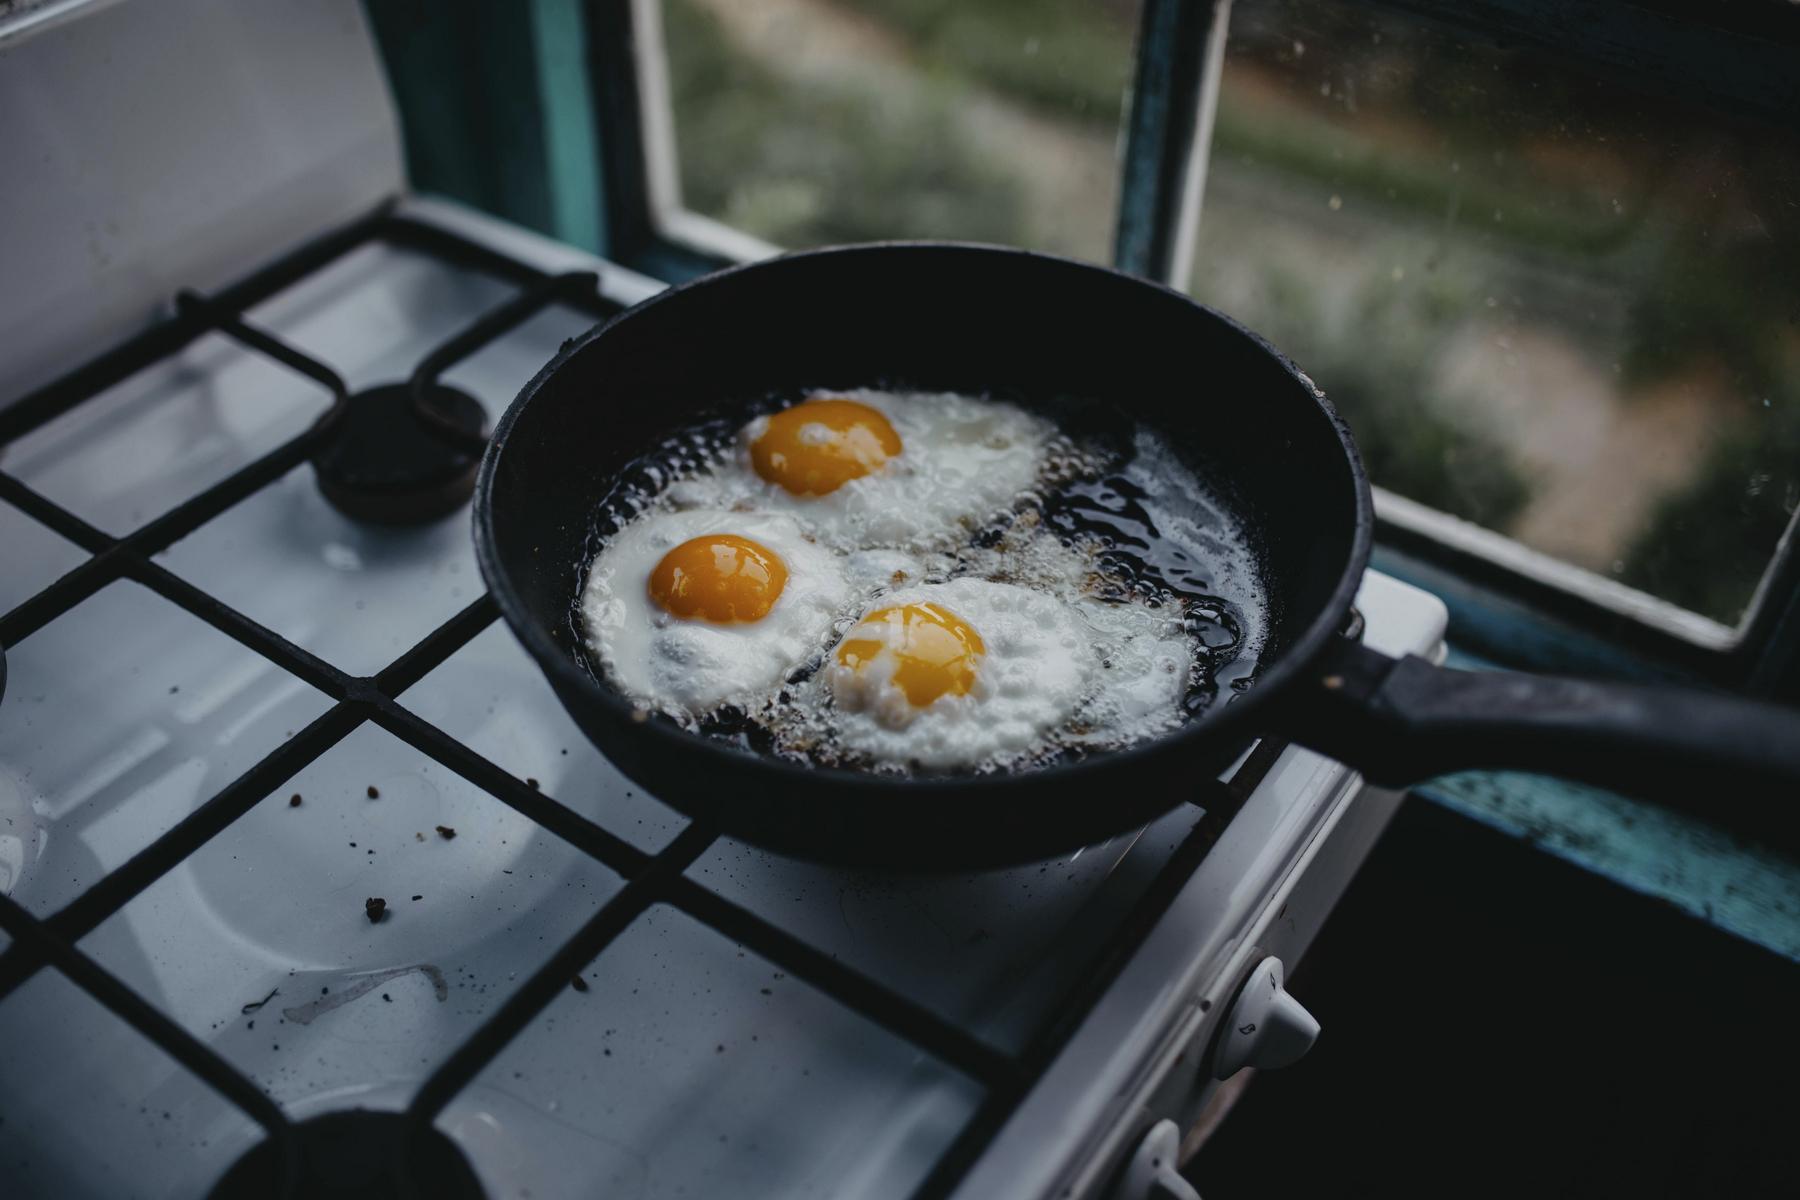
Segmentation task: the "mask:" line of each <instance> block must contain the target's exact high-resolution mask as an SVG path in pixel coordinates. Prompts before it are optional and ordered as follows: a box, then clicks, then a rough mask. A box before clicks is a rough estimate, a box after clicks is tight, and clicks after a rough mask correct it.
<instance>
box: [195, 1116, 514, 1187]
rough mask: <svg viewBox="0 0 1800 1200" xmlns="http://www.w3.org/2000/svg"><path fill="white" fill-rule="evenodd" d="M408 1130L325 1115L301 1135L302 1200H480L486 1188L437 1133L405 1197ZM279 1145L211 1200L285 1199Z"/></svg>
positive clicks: (265, 1147) (241, 1169) (245, 1161)
mask: <svg viewBox="0 0 1800 1200" xmlns="http://www.w3.org/2000/svg"><path fill="white" fill-rule="evenodd" d="M405 1129H406V1116H405V1114H403V1113H389V1112H371V1111H370V1110H368V1109H365V1108H354V1109H351V1110H349V1111H348V1112H335V1113H326V1114H325V1115H324V1116H322V1117H314V1118H313V1119H312V1120H310V1121H303V1122H301V1123H300V1124H299V1125H296V1126H295V1127H294V1136H295V1137H296V1138H297V1139H298V1140H299V1145H300V1180H299V1187H298V1188H297V1189H296V1191H295V1195H296V1196H298V1197H300V1198H301V1200H313V1197H331V1198H332V1200H394V1198H396V1197H411V1196H417V1197H420V1198H421V1200H425V1198H429V1200H438V1198H439V1197H443V1198H444V1200H464V1198H467V1200H480V1198H481V1195H482V1191H481V1184H480V1183H479V1182H478V1181H477V1180H476V1178H475V1171H474V1169H473V1168H471V1167H470V1166H469V1160H468V1159H466V1158H464V1157H463V1155H462V1151H460V1150H458V1149H457V1148H456V1145H455V1144H454V1143H453V1142H451V1140H450V1139H449V1138H447V1137H445V1136H444V1135H443V1134H442V1133H440V1132H438V1131H437V1130H436V1129H431V1130H429V1131H428V1132H427V1133H426V1134H425V1137H424V1139H423V1140H422V1141H420V1142H419V1143H418V1144H417V1145H416V1146H414V1147H413V1152H412V1161H411V1167H412V1176H413V1178H412V1188H411V1189H410V1190H403V1189H402V1188H401V1186H400V1180H399V1178H398V1177H397V1176H396V1174H395V1170H394V1163H395V1159H396V1151H397V1150H398V1149H399V1143H400V1138H401V1136H402V1134H403V1132H404V1131H405ZM278 1169H279V1167H278V1164H277V1156H276V1153H275V1145H274V1143H273V1142H269V1141H264V1142H260V1143H258V1144H257V1145H256V1146H254V1147H253V1148H252V1149H251V1150H250V1151H249V1152H248V1153H247V1154H245V1155H244V1156H243V1157H242V1158H240V1159H238V1160H237V1162H235V1163H233V1164H232V1165H231V1169H230V1170H228V1171H226V1172H225V1177H224V1178H223V1179H221V1180H219V1184H218V1186H217V1187H215V1188H213V1191H212V1200H239V1198H240V1197H242V1198H243V1200H270V1198H271V1197H275V1196H279V1195H281V1180H279V1179H278V1178H276V1172H277V1171H278Z"/></svg>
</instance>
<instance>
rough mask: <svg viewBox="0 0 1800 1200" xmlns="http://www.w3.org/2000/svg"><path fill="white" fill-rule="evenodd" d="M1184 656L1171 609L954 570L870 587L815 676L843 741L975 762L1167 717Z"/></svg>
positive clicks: (863, 751) (948, 762) (1146, 729)
mask: <svg viewBox="0 0 1800 1200" xmlns="http://www.w3.org/2000/svg"><path fill="white" fill-rule="evenodd" d="M1191 669H1192V654H1191V651H1190V649H1189V645H1188V642H1187V639H1186V637H1185V635H1184V633H1183V630H1182V627H1181V619H1180V616H1179V614H1178V613H1177V612H1174V611H1164V610H1162V609H1158V608H1153V607H1151V606H1149V605H1148V604H1146V603H1143V602H1140V601H1137V600H1126V601H1116V602H1115V601H1104V600H1101V599H1099V598H1097V597H1093V596H1071V595H1069V594H1066V593H1065V594H1061V595H1059V594H1056V593H1052V592H1048V591H1044V590H1040V589H1037V588H1027V587H1019V586H1016V585H1014V584H1008V583H998V582H994V581H991V580H986V579H978V578H970V577H964V578H957V579H950V580H948V581H945V582H942V583H929V584H923V585H919V586H916V587H907V588H899V589H896V590H894V591H891V592H889V593H887V594H885V595H882V596H880V597H879V598H878V599H876V600H875V601H873V602H872V603H871V605H870V607H869V608H868V610H867V611H866V612H865V613H864V614H863V616H862V617H861V619H860V620H859V621H858V622H857V623H856V624H855V625H854V626H853V627H852V628H851V629H849V631H848V632H846V633H845V634H844V636H843V638H842V640H840V641H839V642H838V644H837V645H836V646H835V647H834V648H833V649H832V650H831V652H830V653H829V654H828V655H827V656H826V659H825V664H824V666H823V668H822V669H821V670H820V672H819V674H818V676H817V677H816V682H815V687H816V688H818V689H819V690H822V691H823V692H825V693H826V694H828V696H829V704H830V710H831V711H830V713H829V715H828V716H827V718H826V720H827V721H828V723H829V726H830V729H831V733H830V737H831V738H832V739H833V740H834V741H835V743H836V745H837V747H839V748H841V749H842V750H846V751H849V752H851V753H853V754H858V755H864V756H867V757H868V758H871V759H874V760H876V761H878V762H882V763H888V764H895V765H901V766H917V767H924V768H948V767H978V768H979V767H993V766H1001V765H1006V764H1008V763H1012V762H1016V761H1018V760H1020V759H1023V758H1026V757H1031V756H1034V755H1038V754H1043V753H1046V752H1049V751H1053V750H1055V749H1058V748H1060V747H1063V746H1068V745H1073V744H1088V745H1099V744H1123V743H1124V742H1127V741H1131V740H1134V739H1135V738H1137V737H1139V736H1144V735H1146V734H1149V733H1153V732H1157V731H1159V730H1161V729H1164V728H1168V727H1169V726H1172V725H1173V724H1175V723H1176V722H1178V721H1179V719H1180V702H1181V698H1182V695H1183V693H1184V692H1185V691H1186V688H1187V685H1188V678H1189V674H1190V672H1191ZM802 703H812V704H818V703H820V701H818V700H817V699H813V700H810V701H808V700H804V699H803V700H802Z"/></svg>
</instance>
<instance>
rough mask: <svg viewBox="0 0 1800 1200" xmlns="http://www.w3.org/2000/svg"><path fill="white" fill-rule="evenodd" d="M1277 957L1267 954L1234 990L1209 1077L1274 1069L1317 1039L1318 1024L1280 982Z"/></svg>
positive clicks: (1279, 967) (1291, 1060)
mask: <svg viewBox="0 0 1800 1200" xmlns="http://www.w3.org/2000/svg"><path fill="white" fill-rule="evenodd" d="M1281 979H1282V970H1281V960H1280V959H1279V958H1265V959H1263V960H1262V961H1261V962H1259V963H1257V964H1256V969H1255V970H1253V971H1251V972H1250V978H1249V979H1247V980H1245V981H1244V986H1243V987H1242V988H1240V989H1238V994H1237V1001H1236V1002H1235V1003H1233V1004H1232V1006H1231V1012H1230V1013H1229V1014H1228V1015H1227V1017H1226V1024H1225V1028H1224V1031H1223V1032H1222V1033H1221V1035H1220V1037H1219V1048H1218V1049H1217V1050H1216V1051H1215V1052H1214V1054H1213V1078H1214V1079H1230V1078H1231V1077H1232V1076H1233V1075H1236V1074H1237V1073H1238V1072H1239V1071H1241V1070H1243V1069H1244V1068H1245V1067H1257V1068H1260V1069H1262V1070H1273V1069H1274V1068H1276V1067H1285V1066H1287V1065H1289V1064H1290V1063H1295V1062H1298V1061H1300V1058H1301V1056H1302V1055H1304V1054H1305V1053H1306V1052H1307V1051H1308V1050H1311V1049H1312V1044H1313V1043H1314V1042H1316V1041H1318V1039H1319V1022H1318V1020H1317V1019H1316V1018H1314V1016H1313V1015H1312V1014H1311V1013H1309V1012H1307V1011H1306V1009H1304V1008H1303V1007H1301V1005H1300V1002H1299V1001H1298V1000H1296V999H1294V998H1293V997H1292V996H1290V995H1288V994H1287V989H1286V988H1283V987H1282V986H1281Z"/></svg>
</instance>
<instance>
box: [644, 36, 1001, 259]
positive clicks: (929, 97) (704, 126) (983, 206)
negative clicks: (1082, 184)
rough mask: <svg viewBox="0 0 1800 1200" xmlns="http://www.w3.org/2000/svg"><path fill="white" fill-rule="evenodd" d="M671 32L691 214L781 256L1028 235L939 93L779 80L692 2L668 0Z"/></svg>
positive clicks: (997, 176)
mask: <svg viewBox="0 0 1800 1200" xmlns="http://www.w3.org/2000/svg"><path fill="white" fill-rule="evenodd" d="M663 21H664V25H665V28H666V30H667V37H668V44H669V75H670V79H669V86H670V92H671V95H672V98H673V103H674V106H675V111H676V112H677V113H679V114H681V121H680V125H679V128H678V130H677V138H678V139H679V143H680V150H681V154H680V157H681V162H682V166H683V172H682V187H683V190H684V191H685V193H686V195H687V199H688V203H689V204H690V205H691V206H692V207H693V208H695V209H697V210H699V211H701V212H704V213H707V214H708V215H712V216H716V217H718V218H719V219H720V220H722V221H724V222H725V223H726V224H728V225H733V226H735V227H737V228H740V229H743V230H746V231H748V232H750V233H754V234H756V235H757V236H759V237H763V238H767V239H768V240H770V241H772V242H775V243H777V244H781V245H819V244H827V243H832V242H853V241H868V240H873V239H879V238H892V237H906V236H909V235H916V234H920V233H931V234H934V235H937V236H955V237H961V238H968V239H972V240H980V241H1006V240H1008V239H1010V238H1012V237H1014V236H1016V231H1017V230H1018V228H1019V225H1020V219H1021V218H1020V215H1019V212H1020V198H1019V195H1018V191H1017V185H1016V184H1015V183H1014V182H1013V180H1012V179H1011V178H1010V177H1008V176H1007V175H1005V174H1004V173H1002V172H1001V171H999V170H997V169H996V168H994V167H993V166H991V165H990V164H988V163H986V162H984V161H982V160H981V159H980V158H979V157H978V156H977V155H976V154H975V153H974V152H973V151H972V150H970V149H969V147H968V145H967V143H966V142H965V141H964V139H963V138H962V136H961V134H960V133H959V131H958V129H957V125H956V112H955V108H954V106H953V105H952V104H950V103H949V102H948V101H947V100H945V99H944V98H943V97H942V96H940V95H939V94H937V93H936V92H933V91H931V90H929V89H920V90H919V91H918V92H916V93H913V94H911V95H909V96H905V97H895V96H892V95H886V94H882V95H878V94H876V93H874V92H872V91H864V90H861V89H857V88H855V87H853V86H850V85H845V86H841V87H827V86H820V85H816V84H802V83H798V82H795V81H792V80H788V79H783V78H780V77H778V76H776V75H775V74H773V73H772V72H770V71H769V70H767V69H766V68H764V67H763V66H762V65H761V64H760V63H757V62H755V61H753V60H752V59H750V58H749V57H748V56H746V55H744V54H742V53H739V52H737V51H736V50H735V49H734V48H733V47H732V46H731V44H730V42H729V41H728V40H727V39H726V34H725V31H724V30H723V29H721V28H720V27H719V23H718V21H717V20H716V19H715V18H714V17H713V16H712V14H710V13H708V12H705V11H704V10H702V9H701V8H699V7H698V6H696V5H694V4H692V3H690V2H689V0H667V2H666V3H665V5H664V9H663ZM924 147H929V148H930V152H929V153H921V149H922V148H924ZM697 166H699V167H701V168H703V169H695V168H696V167H697Z"/></svg>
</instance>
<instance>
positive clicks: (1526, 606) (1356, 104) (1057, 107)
mask: <svg viewBox="0 0 1800 1200" xmlns="http://www.w3.org/2000/svg"><path fill="white" fill-rule="evenodd" d="M611 8H612V6H607V5H598V6H592V7H591V8H590V9H589V12H590V14H591V16H590V20H592V21H595V22H596V23H597V24H598V25H599V26H600V28H599V29H598V30H597V32H596V33H595V35H594V38H593V42H592V45H593V46H594V47H595V50H596V57H597V59H598V60H599V61H598V62H597V64H596V68H597V69H596V75H595V78H596V87H597V88H599V89H600V90H601V92H602V103H603V105H604V106H605V109H606V116H607V118H608V124H607V137H606V139H605V140H606V141H607V142H608V143H609V145H608V150H607V152H608V156H609V157H608V163H609V172H608V178H607V195H608V204H609V213H610V215H611V227H612V233H613V241H614V246H613V249H614V253H615V254H623V255H624V257H626V258H627V259H628V260H630V261H636V262H640V263H642V264H643V265H646V266H648V267H649V268H650V269H653V270H661V271H664V272H670V271H675V272H679V271H682V270H689V271H691V270H699V269H704V268H705V267H707V266H710V265H714V264H717V263H719V262H721V261H727V260H730V259H737V258H746V257H754V256H757V255H760V254H765V253H768V252H771V251H772V250H773V249H774V248H776V247H798V246H806V245H813V244H823V243H829V242H838V241H852V240H862V239H873V238H892V237H913V236H916V237H948V238H971V239H980V240H989V241H1003V242H1011V243H1015V244H1022V245H1027V246H1032V247H1034V248H1040V249H1048V250H1052V251H1056V252H1061V253H1067V254H1073V255H1077V256H1081V257H1087V258H1092V259H1101V260H1104V259H1107V258H1113V257H1115V255H1116V256H1117V258H1118V260H1119V261H1122V262H1125V263H1127V264H1129V265H1130V266H1132V267H1133V268H1135V269H1141V270H1146V271H1148V272H1149V273H1151V274H1156V275H1161V276H1163V277H1166V278H1168V279H1170V280H1171V281H1173V282H1178V283H1182V284H1185V285H1186V286H1187V287H1188V288H1189V290H1190V291H1191V292H1192V293H1193V294H1194V295H1196V296H1197V297H1199V298H1201V299H1203V300H1205V301H1207V302H1209V303H1212V304H1214V305H1216V306H1218V307H1220V308H1222V309H1224V310H1226V311H1228V312H1230V313H1232V314H1233V315H1234V316H1237V317H1238V318H1240V319H1241V320H1243V321H1244V322H1245V323H1246V324H1248V325H1250V326H1251V327H1252V328H1255V329H1258V330H1259V331H1261V332H1263V333H1265V334H1266V335H1268V336H1269V337H1270V339H1271V340H1272V341H1274V342H1275V343H1276V344H1277V345H1278V346H1280V347H1281V348H1282V349H1284V350H1286V351H1287V352H1289V353H1290V354H1292V355H1293V356H1294V357H1295V358H1296V359H1297V360H1298V361H1299V362H1300V363H1301V364H1302V365H1303V366H1304V367H1306V368H1307V369H1308V371H1309V372H1311V373H1312V374H1313V376H1314V377H1315V378H1316V379H1317V380H1318V381H1319V382H1320V384H1321V385H1322V386H1323V387H1324V389H1325V390H1326V392H1327V393H1328V394H1329V395H1331V396H1332V397H1333V399H1334V400H1335V401H1336V402H1337V403H1338V405H1339V406H1340V408H1341V409H1343V411H1344V412H1345V413H1346V415H1347V416H1348V418H1349V419H1350V421H1351V424H1352V426H1353V428H1354V429H1355V430H1356V432H1357V434H1358V439H1359V442H1360V444H1361V446H1362V448H1363V452H1364V456H1365V458H1366V460H1367V461H1368V464H1369V466H1370V468H1371V474H1372V476H1373V478H1374V480H1375V482H1376V484H1377V487H1378V497H1377V511H1378V514H1379V515H1380V516H1381V517H1382V519H1383V529H1384V538H1383V542H1384V544H1385V545H1386V546H1387V547H1388V550H1387V553H1388V554H1389V556H1390V559H1389V561H1390V563H1391V562H1400V561H1404V562H1408V563H1411V562H1416V563H1419V564H1422V565H1421V566H1420V570H1421V571H1423V572H1426V573H1427V575H1426V576H1424V577H1422V581H1424V582H1427V583H1428V584H1431V585H1433V586H1438V585H1439V584H1441V583H1442V581H1443V580H1445V579H1448V580H1450V582H1451V583H1452V584H1453V585H1454V586H1452V587H1450V588H1448V590H1449V591H1451V592H1453V593H1454V595H1451V596H1449V598H1450V599H1451V604H1452V611H1453V621H1454V622H1456V623H1457V625H1458V626H1460V627H1461V636H1464V637H1465V640H1467V641H1470V642H1471V644H1472V648H1474V649H1477V650H1479V651H1486V652H1488V653H1489V654H1490V655H1491V656H1494V657H1501V658H1512V659H1513V660H1515V661H1524V662H1530V661H1532V657H1531V652H1529V651H1526V652H1521V653H1517V654H1515V653H1512V651H1513V650H1514V649H1515V647H1514V646H1513V644H1512V643H1513V642H1515V641H1516V640H1517V639H1515V638H1514V637H1513V636H1512V630H1513V629H1514V628H1515V627H1516V624H1517V622H1518V621H1519V620H1520V619H1525V620H1527V621H1541V622H1542V626H1541V632H1542V634H1543V636H1542V637H1541V638H1540V639H1539V640H1540V642H1541V644H1542V645H1543V646H1544V647H1546V648H1547V649H1546V650H1545V657H1546V658H1547V659H1550V660H1554V661H1557V662H1559V663H1562V664H1566V663H1570V662H1578V663H1581V664H1584V665H1585V666H1586V667H1587V669H1598V670H1614V669H1624V670H1627V671H1628V672H1630V671H1634V670H1636V668H1634V667H1632V666H1631V664H1633V663H1640V664H1645V666H1644V670H1645V671H1646V672H1647V673H1651V674H1657V673H1669V672H1673V673H1675V674H1678V675H1688V676H1700V677H1707V678H1713V679H1716V680H1719V681H1722V682H1727V683H1732V684H1737V685H1742V684H1744V683H1746V682H1749V683H1750V684H1751V685H1752V686H1755V687H1761V688H1764V689H1770V688H1773V689H1774V690H1777V691H1782V690H1785V691H1788V692H1792V693H1796V694H1800V672H1797V671H1796V670H1795V668H1794V664H1795V663H1796V662H1797V661H1800V653H1797V652H1796V651H1797V645H1800V632H1797V631H1800V548H1796V549H1790V550H1782V549H1780V547H1781V546H1783V545H1786V544H1787V543H1788V542H1795V541H1800V539H1795V538H1793V537H1791V536H1790V537H1788V538H1787V541H1786V542H1784V541H1783V539H1784V533H1788V532H1789V531H1791V529H1792V523H1793V520H1794V513H1795V510H1796V507H1797V506H1800V149H1797V147H1800V142H1796V140H1795V139H1794V138H1793V136H1792V134H1791V132H1790V131H1791V129H1792V128H1793V127H1794V120H1795V119H1796V118H1797V117H1800V71H1797V70H1795V69H1794V68H1795V64H1796V61H1797V60H1800V8H1796V7H1795V6H1791V5H1781V4H1770V5H1763V6H1756V7H1754V8H1752V7H1745V8H1742V9H1739V8H1736V7H1733V8H1731V9H1730V10H1729V11H1726V10H1723V9H1715V8H1714V7H1712V6H1707V5H1700V4H1691V3H1688V2H1687V0H1649V2H1647V3H1643V4H1639V3H1629V4H1628V3H1622V2H1614V0H1585V2H1584V3H1581V4H1579V5H1575V6H1573V8H1570V7H1568V6H1562V5H1558V4H1555V3H1550V2H1549V0H1481V2H1480V3H1475V4H1471V5H1467V6H1457V7H1455V8H1437V7H1433V6H1429V5H1422V4H1417V3H1413V2H1411V0H1359V2H1356V3H1350V2H1346V0H1211V2H1208V0H994V2H991V3H983V4H963V3H956V2H954V0H768V2H767V3H758V4H754V5H752V4H738V3H733V2H731V0H635V2H634V3H633V4H632V5H630V6H628V7H627V6H618V12H619V14H621V15H619V16H616V17H608V16H606V15H605V14H606V13H607V12H608V11H609V9H611ZM1575 10H1579V11H1575ZM609 21H612V22H616V23H617V24H616V26H613V27H609V26H608V22H609ZM1140 43H1141V44H1140ZM620 46H623V47H625V48H626V49H625V50H623V51H621V50H619V49H618V47H620ZM609 56H610V57H609ZM621 79H622V80H624V81H626V82H625V83H624V84H623V85H621V84H620V83H619V82H617V81H619V80H621ZM621 88H623V91H621V90H620V89H621ZM1133 88H1136V89H1137V94H1136V95H1135V97H1133V95H1132V90H1133ZM608 89H611V90H612V93H613V94H612V96H611V98H610V99H609V98H608V95H607V93H608ZM626 118H629V119H626ZM1122 122H1123V123H1124V124H1125V125H1126V126H1128V128H1126V129H1125V130H1124V131H1123V134H1122V133H1121V124H1122ZM621 130H622V133H623V136H618V135H619V134H620V133H621ZM1121 179H1124V180H1127V181H1129V182H1128V183H1127V184H1126V186H1125V190H1124V192H1123V194H1121V186H1120V182H1119V181H1120V180H1121ZM683 256H685V257H683ZM1395 555H1399V556H1400V557H1399V558H1394V557H1393V556H1395ZM1772 561H1774V563H1775V567H1774V568H1773V570H1771V562H1772ZM1432 572H1435V574H1430V573H1432ZM1438 590H1440V591H1443V590H1446V589H1445V588H1444V587H1442V586H1438ZM1520 614H1524V616H1523V618H1521V616H1520ZM1472 631H1473V632H1472ZM1496 631H1499V632H1498V633H1496ZM1483 639H1485V643H1484V641H1483ZM1572 646H1574V647H1577V648H1578V649H1579V653H1575V652H1572V651H1571V647H1572ZM1771 680H1773V681H1774V682H1771Z"/></svg>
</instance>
